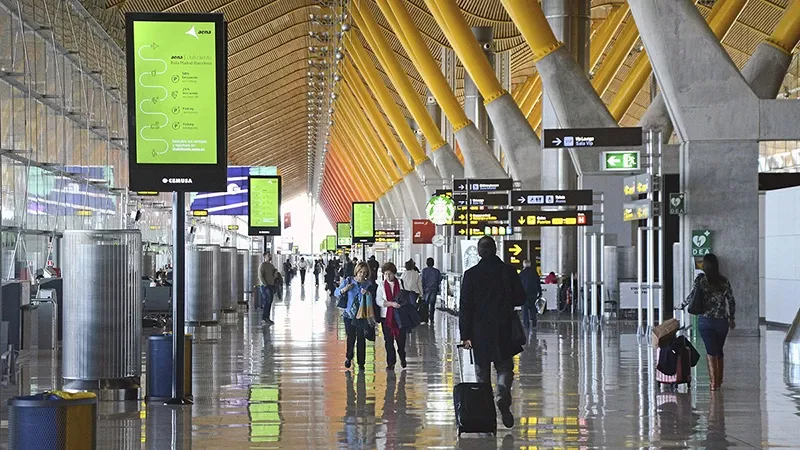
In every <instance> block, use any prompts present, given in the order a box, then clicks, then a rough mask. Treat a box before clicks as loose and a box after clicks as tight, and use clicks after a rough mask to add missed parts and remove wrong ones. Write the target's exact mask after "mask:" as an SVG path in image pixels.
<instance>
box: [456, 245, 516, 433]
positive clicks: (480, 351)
mask: <svg viewBox="0 0 800 450" xmlns="http://www.w3.org/2000/svg"><path fill="white" fill-rule="evenodd" d="M478 256H480V258H481V260H480V261H479V262H478V264H477V265H476V266H474V267H472V268H471V269H469V270H467V271H466V272H465V273H464V278H463V280H462V282H461V304H460V308H459V313H458V327H459V331H460V333H461V341H462V345H463V346H464V348H466V349H472V350H473V352H474V358H475V374H476V375H477V378H478V382H479V383H491V381H492V377H491V364H492V363H494V369H495V371H496V372H497V389H496V390H495V401H496V402H497V408H498V409H499V410H500V414H501V416H502V419H503V425H505V426H506V428H511V427H513V426H514V415H513V414H512V413H511V384H512V382H513V380H514V361H513V357H514V356H515V355H517V354H519V353H521V352H522V347H521V346H518V345H515V344H514V343H513V342H512V337H511V328H512V322H511V321H512V319H514V316H515V315H516V314H517V312H516V311H515V310H514V308H515V307H517V306H522V305H523V304H524V303H525V291H524V289H523V287H522V283H521V282H520V279H519V276H518V275H517V270H516V269H515V268H514V267H512V266H510V265H508V264H506V263H504V262H503V261H502V260H501V259H500V258H498V257H497V244H496V243H495V241H494V239H492V238H491V237H489V236H484V237H482V238H481V239H480V240H479V241H478Z"/></svg>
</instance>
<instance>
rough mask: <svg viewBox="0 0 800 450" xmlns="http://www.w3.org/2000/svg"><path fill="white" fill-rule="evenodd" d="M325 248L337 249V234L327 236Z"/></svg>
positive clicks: (332, 250) (331, 250)
mask: <svg viewBox="0 0 800 450" xmlns="http://www.w3.org/2000/svg"><path fill="white" fill-rule="evenodd" d="M325 250H327V251H329V252H335V251H336V236H334V235H330V236H328V237H327V238H325Z"/></svg>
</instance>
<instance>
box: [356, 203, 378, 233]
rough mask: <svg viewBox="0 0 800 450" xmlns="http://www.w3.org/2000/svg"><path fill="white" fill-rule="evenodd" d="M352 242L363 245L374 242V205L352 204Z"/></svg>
mask: <svg viewBox="0 0 800 450" xmlns="http://www.w3.org/2000/svg"><path fill="white" fill-rule="evenodd" d="M352 217H353V219H352V220H353V242H358V243H364V242H374V240H375V203H372V202H357V203H353V214H352Z"/></svg>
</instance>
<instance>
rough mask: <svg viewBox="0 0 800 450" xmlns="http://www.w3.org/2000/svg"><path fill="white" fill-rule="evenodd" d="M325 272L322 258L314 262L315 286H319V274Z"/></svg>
mask: <svg viewBox="0 0 800 450" xmlns="http://www.w3.org/2000/svg"><path fill="white" fill-rule="evenodd" d="M323 270H325V265H324V264H323V262H322V258H320V259H317V260H315V261H314V286H319V274H320V273H322V271H323Z"/></svg>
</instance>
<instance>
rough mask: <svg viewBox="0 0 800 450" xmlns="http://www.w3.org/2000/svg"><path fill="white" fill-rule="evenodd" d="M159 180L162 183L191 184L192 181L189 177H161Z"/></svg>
mask: <svg viewBox="0 0 800 450" xmlns="http://www.w3.org/2000/svg"><path fill="white" fill-rule="evenodd" d="M161 182H162V183H164V184H192V183H194V181H193V180H192V179H191V178H162V179H161Z"/></svg>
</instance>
